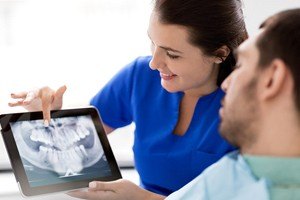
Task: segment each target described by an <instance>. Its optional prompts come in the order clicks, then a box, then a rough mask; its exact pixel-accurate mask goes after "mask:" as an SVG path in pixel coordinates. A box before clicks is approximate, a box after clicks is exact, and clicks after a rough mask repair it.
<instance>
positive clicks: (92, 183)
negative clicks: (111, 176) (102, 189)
mask: <svg viewBox="0 0 300 200" xmlns="http://www.w3.org/2000/svg"><path fill="white" fill-rule="evenodd" d="M96 186H97V184H96V183H95V182H90V183H89V188H96Z"/></svg>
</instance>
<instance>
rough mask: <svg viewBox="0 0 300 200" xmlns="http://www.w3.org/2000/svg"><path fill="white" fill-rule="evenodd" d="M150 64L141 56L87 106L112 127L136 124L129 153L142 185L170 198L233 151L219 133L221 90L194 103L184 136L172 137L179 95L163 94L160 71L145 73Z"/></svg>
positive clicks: (164, 92) (149, 58) (148, 60)
mask: <svg viewBox="0 0 300 200" xmlns="http://www.w3.org/2000/svg"><path fill="white" fill-rule="evenodd" d="M150 60H151V57H150V56H148V57H139V58H137V59H136V60H134V61H133V62H132V63H130V64H128V65H127V66H125V67H124V68H123V69H122V70H121V71H120V72H119V73H117V74H116V75H115V76H114V77H113V78H112V79H111V80H110V81H109V82H108V83H107V85H106V86H105V87H104V88H103V89H102V90H101V91H100V92H99V93H97V94H96V96H95V97H94V98H93V99H92V100H91V104H92V105H94V106H95V107H97V108H98V110H99V112H100V114H101V117H102V120H103V122H104V123H105V124H107V125H108V126H110V127H112V128H118V127H122V126H125V125H128V124H130V123H131V122H134V123H135V126H136V129H135V132H134V134H135V137H134V145H133V152H134V161H135V167H136V169H137V171H138V173H139V175H140V181H141V186H142V187H143V188H145V189H147V190H150V191H152V192H155V193H159V194H162V195H169V194H170V193H172V192H174V191H176V190H178V189H180V188H181V187H182V186H184V185H185V184H187V183H188V182H190V181H191V180H193V179H194V178H195V177H196V176H198V175H199V174H200V173H201V172H202V171H203V170H204V169H205V168H206V167H208V166H210V165H211V164H213V163H214V162H216V161H217V160H219V158H221V157H222V156H223V155H224V154H226V153H227V152H229V151H231V150H233V149H234V147H232V146H231V145H229V144H228V143H227V142H226V141H225V140H224V139H223V138H221V136H220V135H219V133H218V124H219V114H218V113H219V108H220V106H221V105H220V102H221V99H222V98H223V96H224V93H223V91H222V90H221V89H217V90H216V91H214V92H213V93H211V94H208V95H206V96H203V97H201V98H200V99H199V100H198V103H197V105H196V108H195V112H194V116H193V118H192V121H191V124H190V126H189V128H188V130H187V132H186V133H185V134H184V135H183V136H178V135H175V134H174V133H173V130H174V128H175V126H176V124H177V121H178V117H179V106H180V101H181V99H182V96H183V93H182V92H177V93H169V92H168V91H166V90H165V89H164V88H163V87H162V86H161V78H160V75H159V72H158V71H157V70H155V71H153V70H151V69H150V68H149V62H150Z"/></svg>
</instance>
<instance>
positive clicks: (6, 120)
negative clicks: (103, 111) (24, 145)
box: [0, 107, 122, 196]
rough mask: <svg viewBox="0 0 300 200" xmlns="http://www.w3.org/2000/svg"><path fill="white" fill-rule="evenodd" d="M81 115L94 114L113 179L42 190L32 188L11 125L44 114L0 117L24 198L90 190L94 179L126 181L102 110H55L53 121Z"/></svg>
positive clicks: (28, 113)
mask: <svg viewBox="0 0 300 200" xmlns="http://www.w3.org/2000/svg"><path fill="white" fill-rule="evenodd" d="M81 115H90V116H91V117H92V120H93V123H94V125H95V128H96V131H97V133H98V137H99V139H100V142H101V144H102V147H103V151H104V154H105V155H106V159H107V161H108V163H109V166H110V169H111V174H112V175H111V176H109V177H95V178H94V179H86V180H82V181H74V182H67V183H60V184H55V185H47V186H38V187H30V185H29V182H28V179H27V176H26V172H25V169H24V167H23V164H22V160H21V157H20V154H19V151H18V148H17V145H16V142H15V139H14V136H13V134H12V130H11V127H10V123H11V122H17V121H27V120H38V119H43V114H42V112H23V113H10V114H1V115H0V123H1V127H2V130H1V133H2V137H3V140H4V144H5V146H6V149H7V152H8V154H9V158H10V162H11V166H12V169H13V172H14V174H15V177H16V180H17V182H18V183H19V185H20V189H21V192H22V193H23V195H24V196H35V195H41V194H47V193H54V192H62V191H68V190H73V189H78V188H84V187H88V183H89V182H90V181H94V180H97V181H112V180H117V179H120V178H122V176H121V173H120V170H119V167H118V165H117V162H116V159H115V157H114V155H113V152H112V149H111V147H110V144H109V141H108V139H107V136H106V133H105V131H104V129H103V126H102V121H101V117H100V116H99V113H98V111H97V110H96V109H95V108H94V107H87V108H77V109H63V110H54V111H51V118H59V117H72V116H81Z"/></svg>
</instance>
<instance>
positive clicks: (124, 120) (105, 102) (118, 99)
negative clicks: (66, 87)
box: [90, 60, 137, 128]
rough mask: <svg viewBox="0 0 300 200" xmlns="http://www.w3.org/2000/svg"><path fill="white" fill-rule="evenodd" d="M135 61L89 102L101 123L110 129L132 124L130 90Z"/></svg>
mask: <svg viewBox="0 0 300 200" xmlns="http://www.w3.org/2000/svg"><path fill="white" fill-rule="evenodd" d="M136 64H137V60H135V61H133V62H131V63H130V64H128V65H126V66H125V67H124V68H122V69H121V70H120V71H119V72H118V73H117V74H116V75H115V76H114V77H113V78H112V79H111V80H110V81H109V82H108V83H107V84H106V85H105V86H104V87H103V88H102V89H101V90H100V91H99V92H98V93H97V94H96V95H95V96H94V97H93V98H92V99H91V101H90V104H91V105H93V106H95V107H96V108H97V109H98V111H99V112H100V115H101V118H102V121H103V122H104V123H105V124H107V125H108V126H110V127H112V128H119V127H122V126H126V125H129V124H130V123H131V122H132V119H133V117H132V106H131V105H132V104H131V98H132V89H133V85H132V84H133V78H134V76H135V75H134V71H135V70H134V69H135V65H136Z"/></svg>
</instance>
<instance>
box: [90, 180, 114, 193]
mask: <svg viewBox="0 0 300 200" xmlns="http://www.w3.org/2000/svg"><path fill="white" fill-rule="evenodd" d="M116 184H117V183H116V182H114V181H112V182H101V181H93V182H90V183H89V189H90V190H103V191H115V189H116Z"/></svg>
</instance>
